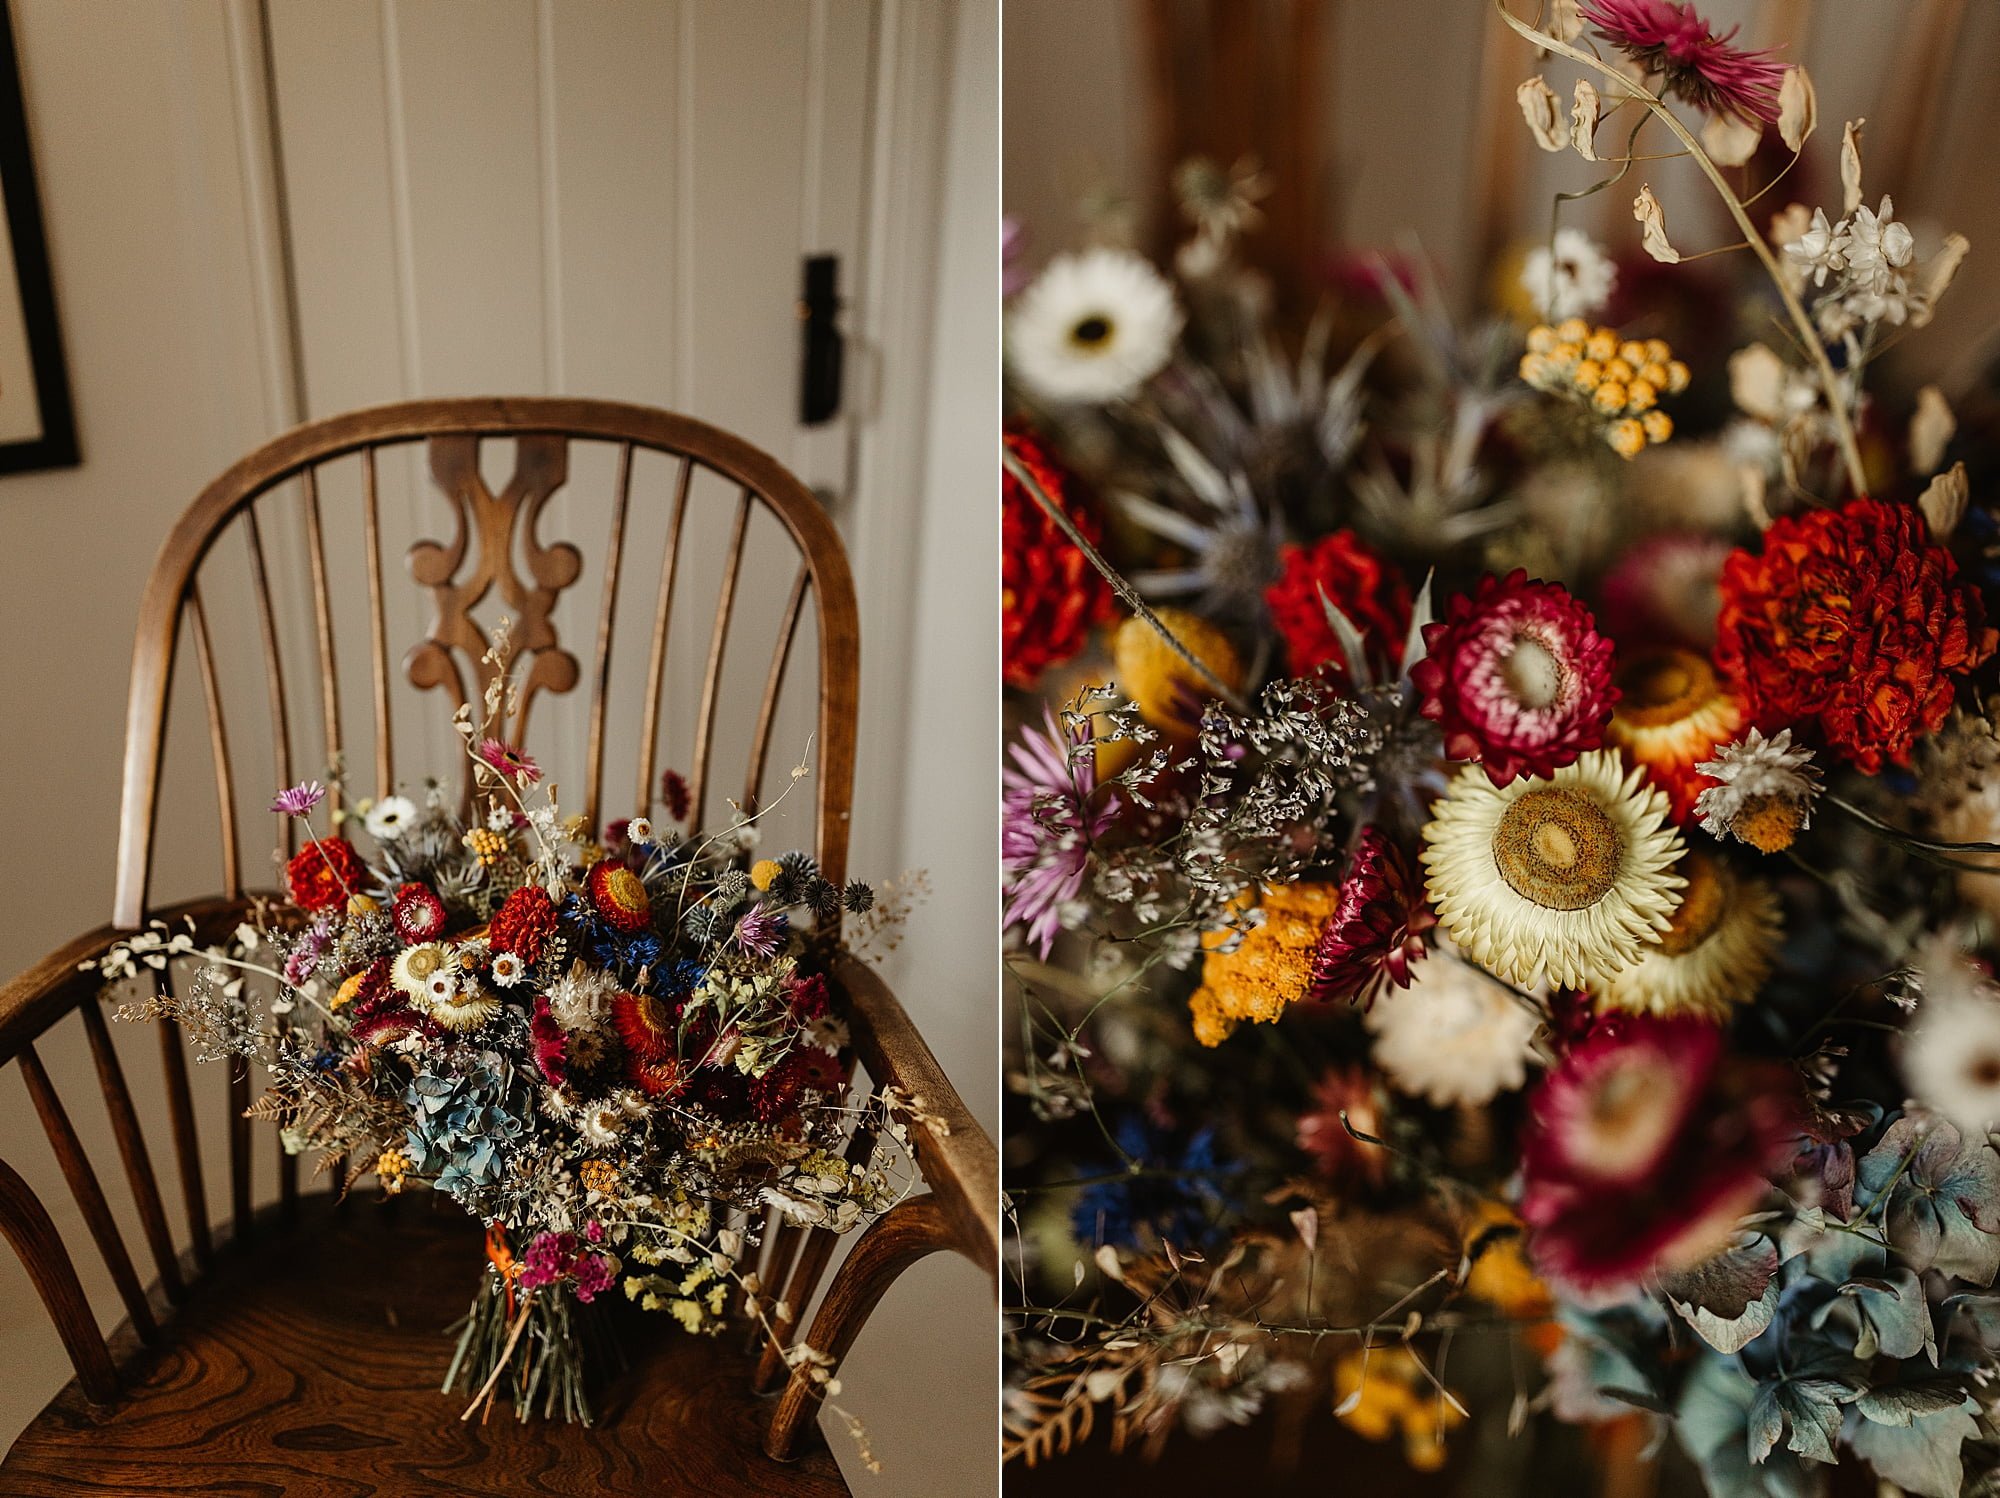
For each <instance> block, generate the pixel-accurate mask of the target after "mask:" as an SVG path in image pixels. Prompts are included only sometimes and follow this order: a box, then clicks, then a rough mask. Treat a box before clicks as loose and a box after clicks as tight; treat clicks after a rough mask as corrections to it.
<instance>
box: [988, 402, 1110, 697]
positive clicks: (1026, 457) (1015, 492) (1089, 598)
mask: <svg viewBox="0 0 2000 1498" xmlns="http://www.w3.org/2000/svg"><path fill="white" fill-rule="evenodd" d="M1004 441H1005V442H1006V444H1007V451H1008V452H1010V453H1012V454H1013V455H1014V457H1015V458H1016V459H1017V460H1018V461H1019V462H1020V464H1021V466H1022V467H1024V468H1026V469H1027V470H1028V472H1030V473H1031V474H1033V475H1034V476H1035V482H1036V483H1037V484H1039V485H1040V486H1041V489H1042V492H1043V493H1045V494H1046V495H1048V497H1049V498H1050V499H1052V500H1054V501H1055V502H1056V504H1057V505H1059V506H1061V508H1062V510H1063V512H1064V513H1065V514H1066V515H1068V516H1069V518H1070V519H1071V520H1072V521H1073V522H1075V524H1076V527H1077V529H1078V530H1079V531H1081V532H1082V533H1083V534H1084V535H1085V536H1086V537H1088V538H1089V540H1090V542H1091V544H1092V545H1096V544H1097V542H1098V539H1099V536H1100V534H1101V533H1100V531H1099V529H1098V525H1097V521H1096V519H1095V517H1093V516H1092V515H1091V514H1090V513H1089V512H1088V511H1087V510H1085V509H1083V508H1082V506H1080V505H1078V504H1077V503H1075V501H1074V500H1073V499H1071V497H1070V496H1069V494H1068V493H1067V492H1066V490H1067V487H1068V484H1067V480H1066V478H1065V475H1064V474H1063V472H1062V470H1060V469H1059V468H1057V467H1056V466H1055V463H1054V460H1053V459H1051V458H1050V456H1049V454H1048V451H1047V449H1045V448H1044V447H1043V446H1042V445H1041V443H1040V442H1038V441H1037V440H1036V439H1035V438H1034V437H1033V436H1031V435H1029V433H1027V432H1026V431H1024V430H1022V429H1020V428H1015V429H1014V430H1012V431H1009V432H1008V433H1007V434H1006V436H1005V438H1004ZM1110 607H1111V589H1110V587H1109V585H1108V584H1106V583H1105V581H1104V579H1103V578H1101V577H1099V576H1098V575H1097V570H1096V569H1095V568H1094V567H1092V566H1091V565H1090V559H1089V558H1088V557H1086V556H1085V555H1084V554H1083V553H1082V552H1081V551H1078V550H1077V548H1076V546H1075V545H1074V544H1073V543H1072V542H1071V541H1070V539H1069V537H1067V536H1065V535H1064V534H1063V533H1062V531H1061V530H1059V529H1058V528H1057V527H1056V525H1055V523H1054V522H1053V521H1051V520H1050V519H1049V517H1048V516H1047V514H1045V513H1044V512H1043V510H1042V507H1041V506H1040V505H1038V504H1037V503H1035V498H1034V496H1033V495H1031V494H1030V493H1029V492H1028V490H1027V487H1026V486H1025V485H1024V484H1022V483H1021V481H1020V480H1019V479H1017V478H1015V477H1014V475H1013V474H1011V473H1008V472H1007V471H1006V470H1005V469H1002V470H1001V477H1000V657H1001V662H1002V675H1003V676H1004V677H1005V679H1006V682H1007V684H1008V685H1009V686H1013V687H1021V688H1024V689H1025V688H1030V687H1033V686H1034V684H1035V683H1036V682H1037V681H1039V680H1040V679H1041V675H1042V673H1043V672H1044V671H1046V670H1048V669H1049V667H1051V666H1057V665H1061V664H1062V663H1063V662H1064V661H1066V660H1068V659H1070V657H1072V656H1074V655H1075V654H1076V653H1077V652H1078V651H1080V650H1082V649H1083V647H1084V644H1085V642H1086V641H1087V640H1088V639H1089V636H1090V627H1091V625H1092V624H1094V623H1097V622H1098V621H1099V620H1101V619H1103V618H1104V617H1105V616H1106V615H1107V614H1108V613H1109V611H1110Z"/></svg>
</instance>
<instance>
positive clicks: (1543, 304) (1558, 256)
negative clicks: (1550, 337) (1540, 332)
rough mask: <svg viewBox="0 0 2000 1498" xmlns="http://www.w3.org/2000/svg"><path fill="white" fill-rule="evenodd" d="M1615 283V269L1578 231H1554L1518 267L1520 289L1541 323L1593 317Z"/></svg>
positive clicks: (1590, 241) (1616, 273)
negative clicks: (1552, 237)
mask: <svg viewBox="0 0 2000 1498" xmlns="http://www.w3.org/2000/svg"><path fill="white" fill-rule="evenodd" d="M1617 284H1618V267H1617V266H1616V265H1614V264H1613V263H1612V261H1611V257H1610V256H1609V255H1607V254H1605V253H1604V251H1603V250H1601V249H1599V248H1598V247H1597V243H1596V241H1595V240H1593V239H1592V238H1591V237H1590V236H1589V235H1588V234H1586V233H1584V232H1583V231H1582V230H1581V229H1558V230H1556V233H1555V238H1554V240H1552V241H1551V242H1549V243H1547V244H1540V245H1537V246H1535V248H1534V249H1532V250H1530V251H1529V252H1528V258H1527V260H1526V262H1525V263H1524V264H1523V265H1522V266H1521V288H1522V290H1524V291H1526V292H1527V293H1528V296H1529V298H1530V299H1531V300H1532V301H1533V302H1534V304H1535V310H1536V311H1537V312H1538V313H1540V314H1541V317H1542V320H1543V321H1544V322H1562V321H1565V320H1566V319H1568V318H1572V317H1594V316H1596V315H1597V314H1598V313H1599V312H1601V311H1603V310H1604V304H1605V303H1606V302H1608V301H1610V300H1611V292H1612V289H1613V288H1614V287H1615V286H1616V285H1617Z"/></svg>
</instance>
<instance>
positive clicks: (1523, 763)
mask: <svg viewBox="0 0 2000 1498" xmlns="http://www.w3.org/2000/svg"><path fill="white" fill-rule="evenodd" d="M1424 649H1425V652H1426V653H1425V656H1424V659H1423V660H1421V661H1419V662H1418V663H1417V664H1416V666H1415V667H1414V668H1412V670H1411V672H1410V680H1411V682H1412V683H1413V684H1414V685H1415V686H1416V688H1417V690H1418V691H1419V692H1421V693H1422V694H1423V706H1422V712H1423V715H1424V716H1425V717H1426V718H1430V719H1432V720H1433V721H1435V722H1436V723H1437V724H1438V726H1439V727H1440V728H1442V729H1443V730H1444V750H1445V753H1446V754H1447V755H1449V756H1450V757H1451V758H1453V759H1465V760H1477V761H1479V762H1480V763H1481V764H1482V765H1484V766H1485V767H1486V773H1487V775H1488V777H1489V778H1491V780H1492V781H1493V783H1494V784H1495V785H1506V784H1507V783H1508V782H1509V781H1511V780H1513V779H1514V778H1515V777H1516V776H1519V775H1540V776H1546V775H1549V774H1552V773H1553V772H1555V771H1556V770H1559V769H1561V768H1562V767H1563V766H1564V765H1568V764H1574V763H1575V762H1576V760H1577V757H1578V756H1579V755H1581V754H1583V753H1584V751H1586V750H1589V749H1595V748H1597V747H1598V746H1600V745H1601V744H1602V743H1603V742H1604V728H1605V725H1606V724H1607V723H1608V722H1610V720H1611V708H1612V704H1614V703H1615V702H1617V700H1618V690H1617V688H1616V687H1614V686H1612V684H1611V656H1612V643H1611V641H1610V640H1608V639H1606V638H1605V637H1604V636H1602V635H1600V634H1599V633H1598V632H1597V621H1596V620H1595V619H1593V618H1592V617H1591V614H1590V610H1589V609H1587V608H1585V607H1584V606H1583V605H1582V604H1581V603H1579V602H1577V600H1576V599H1574V598H1572V597H1571V596H1570V594H1569V593H1568V592H1567V591H1566V590H1565V589H1563V588H1561V587H1558V586H1557V585H1556V584H1554V583H1544V582H1530V581H1529V580H1528V574H1527V573H1526V572H1523V571H1521V570H1520V569H1518V568H1517V569H1516V570H1515V571H1513V572H1511V573H1509V574H1508V575H1507V577H1505V578H1504V579H1502V578H1497V577H1495V576H1493V575H1492V574H1491V573H1488V574H1487V575H1486V576H1485V577H1483V578H1481V579H1480V581H1479V585H1478V587H1476V588H1475V589H1473V591H1472V593H1471V594H1470V595H1469V596H1468V595H1466V594H1463V593H1461V594H1458V595H1456V596H1455V597H1453V598H1452V600H1451V601H1450V602H1449V603H1448V604H1447V605H1446V606H1445V616H1444V618H1443V619H1441V620H1439V621H1438V622H1437V623H1435V624H1427V625H1425V626H1424Z"/></svg>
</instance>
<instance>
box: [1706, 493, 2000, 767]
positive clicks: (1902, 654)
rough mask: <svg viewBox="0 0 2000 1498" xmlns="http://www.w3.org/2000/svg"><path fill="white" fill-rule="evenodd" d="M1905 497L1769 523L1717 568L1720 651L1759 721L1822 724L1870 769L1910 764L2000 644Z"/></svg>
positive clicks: (1718, 658)
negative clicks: (1964, 681)
mask: <svg viewBox="0 0 2000 1498" xmlns="http://www.w3.org/2000/svg"><path fill="white" fill-rule="evenodd" d="M1957 575H1958V564H1957V562H1955V561H1954V560H1953V559H1952V556H1951V553H1950V552H1948V551H1946V550H1945V549H1944V548H1943V547H1941V546H1937V545H1934V544H1932V542H1931V541H1930V538H1929V535H1928V532H1927V531H1926V529H1925V526H1924V521H1923V517H1922V515H1921V514H1919V513H1918V511H1917V510H1916V509H1915V508H1914V507H1912V506H1909V505H1891V504H1884V503H1883V502H1882V501H1880V500H1877V499H1869V498H1867V497H1865V496H1864V497H1862V498H1860V499H1856V500H1853V501H1851V502H1849V503H1848V504H1846V505H1843V506H1842V507H1841V508H1839V509H1837V510H1808V511H1806V512H1804V513H1803V514H1799V515H1788V516H1785V517H1784V518H1782V519H1780V520H1776V521H1774V522H1772V525H1771V528H1770V529H1769V530H1767V531H1766V532H1764V546H1763V550H1762V551H1761V552H1757V553H1753V552H1748V551H1737V552H1732V553H1731V554H1730V557H1729V560H1728V561H1727V562H1725V563H1724V564H1723V568H1722V612H1721V615H1720V617H1719V619H1718V621H1717V627H1716V641H1715V662H1716V665H1717V666H1719V667H1720V668H1721V669H1722V671H1723V673H1724V674H1725V675H1726V676H1728V677H1729V678H1730V680H1731V681H1732V682H1734V683H1735V685H1736V687H1737V689H1738V691H1739V692H1740V693H1741V695H1742V697H1743V703H1744V709H1745V711H1746V712H1747V713H1748V715H1749V717H1750V719H1751V721H1753V722H1754V723H1756V724H1757V726H1758V727H1760V728H1762V729H1764V731H1765V732H1767V733H1770V732H1775V731H1776V730H1777V729H1779V728H1783V727H1787V726H1793V727H1805V726H1808V725H1817V727H1818V730H1819V733H1820V735H1821V737H1823V738H1824V739H1825V740H1826V742H1827V743H1828V744H1829V745H1830V746H1831V747H1832V748H1833V749H1834V750H1836V751H1837V752H1838V753H1840V754H1841V755H1843V756H1844V757H1845V758H1847V759H1848V760H1849V761H1851V762H1852V763H1853V764H1854V765H1856V766H1857V767H1858V768H1860V769H1861V770H1864V771H1866V772H1867V773H1868V774H1871V775H1872V774H1875V773H1876V772H1877V771H1879V770H1880V769H1881V768H1882V764H1883V761H1884V760H1885V759H1886V760H1888V761H1890V762H1893V763H1895V764H1898V765H1908V764H1909V762H1910V750H1911V747H1912V745H1914V744H1915V742H1916V740H1917V738H1918V737H1919V736H1920V735H1921V734H1925V733H1935V732H1936V731H1937V730H1938V729H1939V728H1940V727H1942V726H1943V724H1944V720H1945V717H1946V715H1947V714H1948V713H1949V712H1950V711H1951V703H1952V697H1953V695H1954V694H1955V691H1956V688H1957V680H1956V678H1957V677H1959V676H1962V675H1964V674H1965V673H1967V672H1969V671H1972V670H1973V669H1975V668H1976V667H1978V666H1980V665H1982V664H1983V663H1984V662H1985V661H1986V660H1987V658H1988V657H1989V656H1991V655H1992V654H1993V647H1994V643H1995V640H1996V638H2000V636H1996V634H1995V632H1994V631H1993V630H1992V629H1990V628H1989V627H1987V624H1986V610H1985V608H1984V606H1983V605H1982V604H1981V602H1980V599H1979V594H1978V592H1977V591H1976V590H1975V589H1973V588H1969V587H1965V586H1963V585H1960V584H1957V583H1955V582H1954V581H1953V579H1954V578H1956V577H1957Z"/></svg>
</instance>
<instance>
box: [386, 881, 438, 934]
mask: <svg viewBox="0 0 2000 1498" xmlns="http://www.w3.org/2000/svg"><path fill="white" fill-rule="evenodd" d="M390 908H391V910H392V912H393V913H394V918H395V922H396V933H397V934H398V935H399V936H401V937H402V938H403V940H404V941H406V942H408V943H410V944H411V945H413V946H414V945H415V944H416V943H418V942H425V941H436V940H437V939H438V937H440V936H442V935H444V926H445V920H446V916H445V909H444V901H442V900H440V899H439V898H438V897H437V892H436V891H435V890H433V889H432V888H431V887H430V886H429V885H428V884H401V885H398V886H397V887H396V898H395V901H394V903H393V904H392V905H391V907H390Z"/></svg>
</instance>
